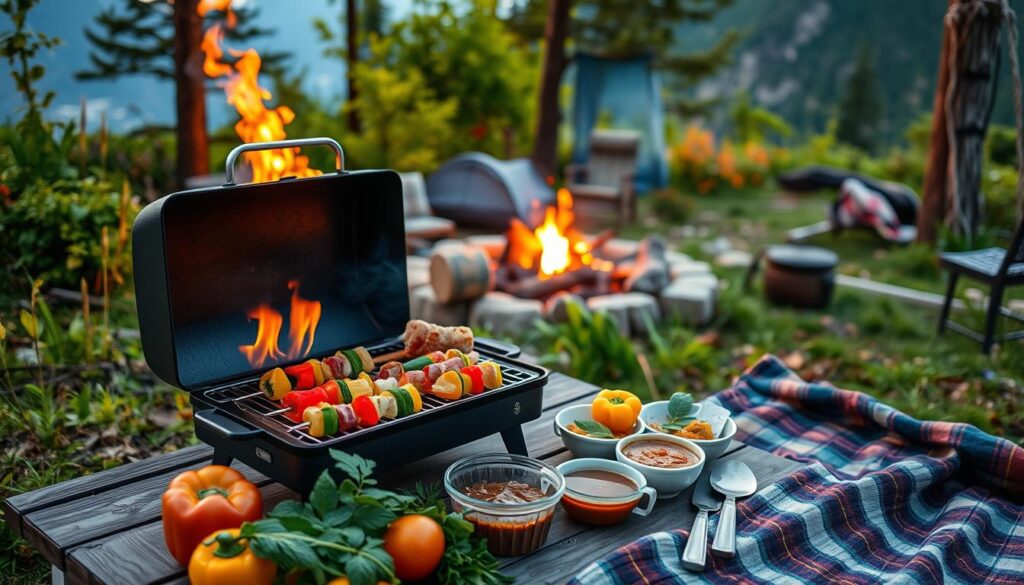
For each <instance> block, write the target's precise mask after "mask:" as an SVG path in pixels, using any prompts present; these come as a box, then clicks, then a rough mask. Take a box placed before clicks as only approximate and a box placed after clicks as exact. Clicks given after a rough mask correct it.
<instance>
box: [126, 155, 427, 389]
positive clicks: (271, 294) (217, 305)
mask: <svg viewBox="0 0 1024 585" xmlns="http://www.w3.org/2000/svg"><path fill="white" fill-rule="evenodd" d="M309 144H326V145H329V146H331V147H332V148H335V149H336V153H337V156H338V163H339V164H338V170H337V172H336V173H331V174H326V175H323V176H320V177H314V178H308V179H293V178H286V179H282V180H280V181H277V182H274V183H262V184H251V185H234V184H233V181H232V180H231V179H232V176H233V174H232V168H233V162H234V159H235V158H236V157H237V155H238V154H240V153H241V152H244V151H246V150H256V149H263V148H282V147H295V146H303V145H309ZM342 157H343V155H342V151H341V147H340V146H339V145H338V144H337V143H336V142H334V141H333V140H330V139H310V140H305V141H283V142H279V143H262V144H249V145H243V146H242V147H239V148H236V149H235V150H234V151H232V154H231V155H229V157H228V166H227V168H228V172H227V177H228V184H226V185H224V186H223V187H215V188H208V189H197V190H192V191H183V192H178V193H174V194H172V195H169V196H167V197H164V198H162V199H160V200H158V201H156V202H154V203H151V204H150V205H148V206H146V208H145V209H143V210H142V212H141V213H140V215H139V217H138V219H137V220H136V222H135V225H134V226H133V228H132V240H133V246H134V258H135V260H134V269H135V290H136V302H137V306H138V312H139V326H140V331H141V336H142V346H143V351H144V352H145V355H146V360H147V362H148V363H149V366H150V367H151V368H152V369H153V371H154V372H155V373H156V374H157V376H159V377H160V378H161V379H162V380H164V381H166V382H168V383H170V384H174V385H177V386H180V387H183V388H187V389H193V388H199V387H208V386H210V385H213V384H216V383H223V382H226V381H230V380H234V379H239V378H243V377H247V376H251V375H253V374H255V373H257V372H260V371H263V370H266V369H267V368H269V367H272V366H274V365H277V364H283V363H291V362H296V361H300V360H301V359H302V358H304V357H306V356H317V355H323V354H325V353H329V352H332V351H334V350H336V349H338V348H342V347H351V346H355V345H361V344H368V343H370V342H372V341H377V340H380V339H383V338H386V337H391V336H395V335H398V334H400V333H401V332H402V330H403V328H404V326H405V323H406V321H408V319H409V299H408V288H407V284H406V267H405V229H404V219H403V218H404V214H403V209H402V187H401V181H400V180H399V177H398V175H397V173H395V172H393V171H361V172H354V173H349V172H345V171H344V170H343V163H342V161H343V158H342ZM258 337H259V339H258Z"/></svg>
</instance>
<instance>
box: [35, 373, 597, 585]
mask: <svg viewBox="0 0 1024 585" xmlns="http://www.w3.org/2000/svg"><path fill="white" fill-rule="evenodd" d="M597 390H598V388H597V387H596V386H593V385H591V384H587V383H585V382H581V381H579V380H575V379H573V378H570V377H568V376H565V375H563V374H559V373H552V374H551V377H550V378H549V382H548V384H547V385H546V386H545V388H544V402H545V404H544V406H545V412H544V413H543V414H542V415H541V418H539V419H537V420H535V421H531V422H530V423H528V424H527V425H526V428H525V429H524V430H525V432H526V436H527V446H528V448H530V450H531V453H535V454H539V453H540V452H542V451H543V452H551V451H557V450H559V449H562V448H563V447H562V444H561V440H560V439H559V438H558V437H556V436H555V435H554V434H553V433H551V432H550V431H548V429H550V426H551V421H552V419H553V418H554V414H555V413H556V412H557V410H558V409H560V408H563V407H564V405H565V404H567V403H575V402H576V401H580V402H582V401H585V400H589V397H590V396H591V395H592V394H593V393H594V392H596V391H597ZM504 449H505V448H504V444H503V443H502V442H501V438H500V437H499V436H498V435H493V436H491V437H486V438H484V439H481V440H479V441H475V442H473V443H470V444H467V445H465V446H463V447H459V448H456V449H453V450H450V451H447V452H444V453H441V454H438V455H436V456H434V457H431V458H429V459H425V460H423V461H421V462H418V463H416V464H413V465H411V466H405V467H403V468H402V469H401V470H396V471H392V472H391V474H390V477H391V478H392V479H391V480H390V481H389V480H387V479H385V478H388V477H389V476H388V474H384V475H382V481H383V482H384V485H387V486H388V487H391V488H394V489H397V488H401V487H406V488H408V487H412V486H413V485H414V484H415V483H416V482H417V481H423V482H437V481H439V480H440V479H441V477H440V474H441V473H443V471H444V469H446V468H447V467H448V465H450V464H451V463H452V462H454V461H456V460H457V459H459V458H462V457H465V456H467V455H470V454H473V453H485V452H489V451H504ZM155 459H160V458H155ZM207 462H208V459H207V461H203V462H201V463H200V464H197V466H199V465H202V464H206V463H207ZM237 466H238V465H237V464H236V467H237ZM183 469H184V468H178V469H176V470H174V473H180V471H182V470H183ZM253 473H255V472H253ZM171 476H172V474H170V473H167V474H165V475H164V476H163V477H160V478H158V479H157V480H154V481H150V482H136V483H134V484H133V485H132V487H131V492H132V493H131V494H129V495H128V496H127V497H128V499H129V500H130V502H131V503H123V502H122V503H121V505H122V506H137V507H139V509H137V510H135V511H134V513H133V515H132V518H133V520H134V521H133V522H132V523H131V526H132V527H131V528H129V527H128V526H125V527H123V528H122V527H121V526H117V525H114V523H113V522H114V521H115V520H116V518H111V517H110V515H109V514H108V515H106V518H107V520H110V521H111V523H109V524H106V525H105V526H104V527H103V529H104V530H109V532H107V533H105V534H100V530H99V527H96V528H97V530H90V531H85V532H83V531H79V530H74V535H75V537H76V540H75V541H74V542H73V543H72V544H69V545H68V546H69V547H71V551H70V556H71V557H73V558H74V559H75V560H74V561H73V562H74V564H75V565H77V567H76V568H75V570H74V571H75V577H76V578H81V577H82V576H83V575H87V574H88V573H89V572H90V571H91V570H93V569H94V567H95V570H96V571H102V570H103V568H102V567H97V566H96V565H94V562H95V561H96V560H97V559H103V558H106V557H107V556H109V555H107V553H106V550H107V547H109V546H114V545H113V544H106V543H107V542H108V541H111V542H116V543H117V545H119V546H121V547H122V548H120V550H118V549H117V548H114V549H113V553H116V554H121V555H124V554H129V555H132V556H135V557H139V558H147V557H148V556H151V554H152V551H153V550H159V551H163V548H164V545H163V533H162V531H161V530H160V528H159V527H160V523H159V519H160V514H159V500H160V494H161V493H162V492H163V490H164V488H165V486H166V485H167V482H168V481H170V477H171ZM261 477H262V476H261ZM264 481H269V480H266V479H265V478H264ZM123 495H124V494H120V493H119V494H116V496H117V497H121V496H123ZM104 502H105V504H100V508H101V509H102V506H103V505H109V501H108V500H104ZM145 502H150V503H152V504H153V505H151V506H145V505H144V503H145ZM85 503H86V502H76V511H72V510H47V512H48V513H50V515H49V516H47V517H46V519H47V520H51V519H52V520H56V519H58V518H59V519H60V520H61V521H67V522H70V521H72V519H73V518H75V517H76V516H77V515H78V513H77V509H78V508H77V506H78V505H79V504H85ZM154 506H155V507H154ZM268 507H269V506H268ZM121 509H122V510H123V509H126V508H124V507H122V508H121ZM147 523H148V524H147ZM54 524H56V522H55V523H54ZM46 525H47V526H50V524H49V523H47V524H46ZM33 528H34V530H35V531H36V532H37V533H41V532H42V530H41V529H40V527H39V526H34V527H33ZM51 529H53V530H58V531H59V530H61V527H60V526H53V527H52V528H51ZM126 529H127V530H128V532H127V533H125V532H122V531H123V530H126ZM122 534H128V536H127V537H124V538H118V537H120V536H121V535H122ZM40 536H41V534H40ZM33 544H34V543H33ZM53 546H59V545H58V544H57V543H53ZM76 547H77V548H76ZM126 547H127V548H126ZM51 548H52V547H51ZM83 549H85V550H92V549H98V550H97V551H96V552H94V553H89V554H87V553H82V554H79V553H78V552H77V551H79V550H83ZM55 552H56V551H55ZM67 552H68V551H65V553H66V554H67ZM113 553H112V554H113ZM164 554H165V555H166V553H164ZM167 559H169V557H167ZM51 562H52V561H51ZM171 563H172V565H173V561H171ZM152 568H153V570H154V573H153V574H146V575H143V574H142V573H138V572H135V573H133V578H141V577H143V576H145V577H146V578H147V579H149V581H140V582H163V581H165V580H166V579H168V578H170V577H171V576H172V575H173V573H171V574H167V573H166V572H165V571H166V567H165V566H164V565H162V564H161V563H160V562H154V563H153V565H152Z"/></svg>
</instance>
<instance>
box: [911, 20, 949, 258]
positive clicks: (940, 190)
mask: <svg viewBox="0 0 1024 585" xmlns="http://www.w3.org/2000/svg"><path fill="white" fill-rule="evenodd" d="M954 1H955V0H949V2H948V4H949V6H952V5H953V2H954ZM943 30H944V31H945V32H943V34H942V52H941V53H939V75H938V81H937V82H936V83H935V99H934V100H933V102H932V131H931V138H930V139H929V141H928V156H927V159H926V161H925V171H924V189H923V190H922V200H921V209H920V211H919V212H918V214H917V241H918V242H925V243H929V244H934V243H935V240H936V237H937V236H938V225H939V222H940V221H942V218H943V217H944V216H945V215H946V173H947V163H948V162H949V141H948V140H947V136H946V88H947V87H948V86H949V51H950V46H949V44H950V37H949V28H948V27H945V26H944V27H943Z"/></svg>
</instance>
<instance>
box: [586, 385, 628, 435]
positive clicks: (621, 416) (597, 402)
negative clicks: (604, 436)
mask: <svg viewBox="0 0 1024 585" xmlns="http://www.w3.org/2000/svg"><path fill="white" fill-rule="evenodd" d="M640 407H641V404H640V399H639V398H637V397H636V396H635V395H633V393H632V392H626V391H625V390H601V391H600V392H598V393H597V398H595V399H594V402H593V403H592V404H591V405H590V416H591V417H592V418H593V419H594V420H595V421H597V422H599V423H601V424H603V425H604V426H606V427H608V428H609V429H611V431H612V432H613V433H616V434H622V433H628V432H630V431H632V430H633V425H635V424H636V419H637V417H639V416H640Z"/></svg>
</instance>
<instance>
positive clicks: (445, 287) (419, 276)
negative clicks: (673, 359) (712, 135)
mask: <svg viewBox="0 0 1024 585" xmlns="http://www.w3.org/2000/svg"><path fill="white" fill-rule="evenodd" d="M655 238H656V239H655V240H650V239H645V240H644V241H643V242H637V241H632V240H625V239H619V238H612V239H608V240H605V241H603V243H601V244H600V246H599V247H595V249H594V252H595V254H596V253H598V252H599V253H600V256H601V257H602V258H605V259H608V260H610V261H611V262H614V264H615V267H616V268H615V273H616V274H619V275H621V274H623V271H627V273H629V271H635V270H637V268H636V266H637V265H641V266H642V267H644V266H648V264H649V262H644V256H645V253H648V252H649V251H650V250H652V249H654V250H655V251H656V252H657V253H658V257H659V258H660V259H662V260H663V266H664V268H665V269H666V270H665V271H664V272H667V274H664V276H661V275H659V274H654V276H653V277H652V278H647V277H644V278H638V277H637V275H635V274H633V273H629V275H630V277H629V278H626V279H625V280H624V281H623V280H621V278H620V279H619V280H618V281H617V283H616V284H614V285H613V286H612V288H614V289H615V290H609V291H607V292H603V294H595V290H598V291H599V290H600V289H597V288H595V287H594V286H581V287H576V288H577V289H580V290H582V291H583V292H584V294H585V297H586V298H583V297H581V296H578V295H576V294H574V293H573V292H571V291H565V290H562V291H558V292H554V293H553V294H550V295H544V298H521V297H520V296H516V295H513V294H510V292H507V290H498V288H502V287H505V288H508V289H515V287H514V286H512V285H509V284H507V283H505V282H503V280H504V278H503V277H502V266H503V263H504V262H506V245H507V239H506V236H504V235H493V236H492V235H488V236H470V237H467V238H465V239H462V240H443V241H441V242H438V243H437V244H436V245H435V247H434V248H433V250H432V253H433V254H434V255H442V256H446V255H452V254H454V255H457V256H461V255H464V254H473V253H476V251H478V250H479V251H481V252H483V254H484V255H485V256H486V258H487V259H488V260H489V261H490V270H491V280H490V282H488V284H487V285H486V286H482V287H479V290H477V291H474V294H473V295H472V296H473V298H468V299H461V300H453V301H449V302H441V301H439V300H438V297H439V296H440V297H441V298H446V297H450V296H451V292H450V288H451V287H450V285H449V284H448V283H443V284H442V283H438V282H433V283H432V282H431V258H429V257H423V256H409V257H408V259H407V261H408V280H409V297H410V311H411V314H412V318H414V319H424V320H426V321H430V322H434V323H439V324H445V325H456V324H464V323H469V324H470V325H471V326H473V327H482V328H485V329H487V330H488V331H491V332H493V333H495V334H499V335H500V334H506V333H515V332H521V331H525V330H527V329H529V328H531V327H533V323H534V321H535V320H537V319H546V320H548V321H551V322H559V321H562V320H564V319H565V309H564V307H565V303H567V302H573V301H576V302H580V303H582V304H585V305H586V306H587V307H589V308H590V309H591V310H593V311H605V312H607V313H608V315H609V316H611V317H612V318H613V319H614V320H615V322H616V324H617V325H618V327H619V330H620V332H621V333H622V334H623V335H632V336H639V335H643V334H645V332H646V324H645V319H644V315H645V314H646V315H650V317H651V319H652V321H653V322H655V323H657V322H659V321H661V320H662V319H663V318H673V319H676V320H678V321H680V322H682V323H684V324H687V325H701V324H704V323H706V322H708V321H709V320H710V319H711V318H712V316H713V315H714V311H715V303H716V301H717V297H718V287H719V283H718V279H717V278H716V277H715V276H714V275H713V274H712V273H711V268H710V266H709V265H708V264H707V263H706V262H700V261H695V260H693V259H692V258H690V257H689V256H687V255H686V254H681V253H678V252H674V251H671V250H665V249H664V244H663V242H661V240H660V238H657V237H655ZM652 247H653V248H652ZM659 247H660V248H659ZM641 271H642V268H641ZM495 272H497V275H496V274H495ZM655 272H658V271H655ZM527 282H529V281H527ZM438 293H440V295H439V294H438Z"/></svg>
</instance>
